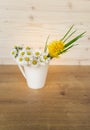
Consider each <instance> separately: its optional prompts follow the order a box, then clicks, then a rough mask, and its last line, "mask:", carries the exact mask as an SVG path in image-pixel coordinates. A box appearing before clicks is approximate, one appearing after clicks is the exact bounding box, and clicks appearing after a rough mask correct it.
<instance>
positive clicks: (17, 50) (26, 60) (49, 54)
mask: <svg viewBox="0 0 90 130" xmlns="http://www.w3.org/2000/svg"><path fill="white" fill-rule="evenodd" d="M73 27H74V25H72V26H71V27H70V28H69V30H68V31H67V32H66V34H65V35H64V36H63V38H61V39H59V40H54V41H51V42H50V43H48V39H49V36H48V38H47V40H46V43H45V48H44V50H43V51H41V50H40V49H36V50H33V49H32V48H30V47H22V46H15V47H14V48H13V49H12V51H11V54H12V56H13V57H14V59H15V60H16V62H17V63H18V64H20V65H28V66H30V65H32V66H38V65H45V64H47V63H49V62H50V60H51V59H53V58H57V57H59V56H60V55H61V54H63V53H65V52H67V51H68V50H69V49H70V48H72V47H73V46H75V45H77V44H73V43H75V42H76V41H77V40H78V39H80V38H82V37H83V35H84V34H85V32H83V33H81V34H79V35H78V36H76V37H75V38H73V39H72V40H69V38H70V37H71V36H73V34H74V33H75V32H76V30H75V31H72V29H73ZM71 31H72V32H71ZM67 40H69V41H68V42H67Z"/></svg>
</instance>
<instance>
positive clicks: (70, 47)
mask: <svg viewBox="0 0 90 130" xmlns="http://www.w3.org/2000/svg"><path fill="white" fill-rule="evenodd" d="M77 45H78V44H76V45H71V46H69V47H68V48H66V49H64V50H63V51H62V52H61V54H62V53H65V52H66V51H68V50H69V49H70V48H72V47H74V46H77Z"/></svg>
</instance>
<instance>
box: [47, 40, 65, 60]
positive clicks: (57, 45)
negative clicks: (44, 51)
mask: <svg viewBox="0 0 90 130" xmlns="http://www.w3.org/2000/svg"><path fill="white" fill-rule="evenodd" d="M47 47H48V51H49V55H50V56H51V57H58V56H59V55H60V52H62V51H63V49H64V43H63V42H62V41H57V40H56V41H52V42H51V43H50V44H49V45H48V46H47Z"/></svg>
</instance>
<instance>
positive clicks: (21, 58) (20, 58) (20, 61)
mask: <svg viewBox="0 0 90 130" xmlns="http://www.w3.org/2000/svg"><path fill="white" fill-rule="evenodd" d="M23 61H24V59H23V57H20V56H18V57H17V58H16V62H17V63H18V64H20V65H23Z"/></svg>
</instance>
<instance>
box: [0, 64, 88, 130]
mask: <svg viewBox="0 0 90 130" xmlns="http://www.w3.org/2000/svg"><path fill="white" fill-rule="evenodd" d="M0 129H1V130H25V129H27V130H30V129H32V130H42V129H43V130H60V129H62V130H66V129H69V130H89V129H90V66H83V67H81V66H50V67H49V72H48V77H47V81H46V85H45V87H44V88H43V89H40V90H32V89H29V88H28V87H27V84H26V81H25V79H24V78H23V76H22V75H21V73H20V71H19V69H18V68H17V66H0Z"/></svg>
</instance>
